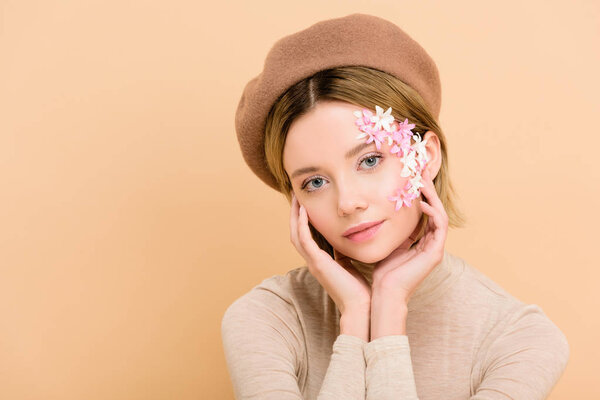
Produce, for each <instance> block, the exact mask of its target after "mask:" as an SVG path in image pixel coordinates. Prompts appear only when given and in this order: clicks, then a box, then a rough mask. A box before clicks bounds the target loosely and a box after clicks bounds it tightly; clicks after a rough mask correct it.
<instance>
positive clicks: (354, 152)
mask: <svg viewBox="0 0 600 400" xmlns="http://www.w3.org/2000/svg"><path fill="white" fill-rule="evenodd" d="M373 144H375V142H374V141H373V142H371V143H366V142H363V143H360V144H359V145H358V146H355V147H353V148H351V149H350V150H348V152H347V153H346V159H349V158H352V157H354V156H355V155H357V154H358V153H360V152H361V151H362V150H363V149H364V148H365V147H369V146H371V145H373ZM318 170H319V168H318V167H304V168H299V169H297V170H296V171H294V173H293V174H292V177H291V178H290V179H294V178H295V177H296V176H298V175H302V174H307V173H309V172H317V171H318Z"/></svg>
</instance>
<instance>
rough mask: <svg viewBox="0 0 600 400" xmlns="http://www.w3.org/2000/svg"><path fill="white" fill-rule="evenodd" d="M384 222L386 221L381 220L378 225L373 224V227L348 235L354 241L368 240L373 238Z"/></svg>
mask: <svg viewBox="0 0 600 400" xmlns="http://www.w3.org/2000/svg"><path fill="white" fill-rule="evenodd" d="M384 222H385V221H381V222H380V223H378V224H377V225H373V226H372V227H370V228H367V229H365V230H362V231H360V232H355V233H352V234H350V235H348V236H346V237H347V238H348V239H350V240H352V241H353V242H364V241H366V240H369V239H371V238H372V237H373V236H375V234H376V233H377V231H379V228H381V225H382V224H383V223H384Z"/></svg>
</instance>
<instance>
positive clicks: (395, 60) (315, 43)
mask: <svg viewBox="0 0 600 400" xmlns="http://www.w3.org/2000/svg"><path fill="white" fill-rule="evenodd" d="M349 65H355V66H364V67H371V68H375V69H378V70H381V71H384V72H387V73H388V74H390V75H393V76H395V77H397V78H398V79H400V80H401V81H402V82H404V83H405V84H407V85H409V86H410V87H412V88H413V89H414V90H415V91H417V92H418V93H419V95H420V96H421V97H422V98H423V100H424V101H425V103H426V104H427V105H428V107H429V110H430V112H431V113H432V114H433V115H434V116H435V118H436V119H437V118H438V117H439V112H440V106H441V83H440V78H439V72H438V69H437V67H436V65H435V62H434V61H433V59H432V58H431V57H430V56H429V54H427V52H426V51H425V50H424V49H423V47H421V46H420V45H419V43H417V42H416V41H415V40H413V39H412V38H411V37H410V36H408V34H406V33H405V32H404V31H403V30H402V29H400V28H399V27H398V26H397V25H395V24H393V23H392V22H389V21H387V20H385V19H383V18H380V17H376V16H372V15H367V14H360V13H356V14H350V15H347V16H345V17H341V18H334V19H328V20H324V21H320V22H317V23H315V24H313V25H311V26H309V27H308V28H306V29H303V30H301V31H298V32H295V33H293V34H290V35H287V36H284V37H283V38H281V39H279V40H278V41H276V42H275V44H274V45H273V46H272V48H271V50H269V53H268V54H267V57H266V59H265V62H264V66H263V70H262V72H261V73H260V74H259V75H258V76H256V77H254V78H253V79H251V80H250V81H249V82H248V83H247V84H246V86H245V88H244V91H243V93H242V97H241V99H240V101H239V104H238V107H237V111H236V114H235V129H236V133H237V138H238V142H239V144H240V148H241V150H242V155H243V157H244V160H245V161H246V163H247V164H248V166H249V167H250V169H251V170H252V171H253V172H254V173H255V174H256V175H257V176H258V177H259V178H260V179H261V180H262V181H263V182H265V183H266V184H267V185H269V186H271V187H272V188H274V189H275V190H279V187H278V185H277V183H276V180H275V177H274V176H273V175H272V174H271V172H270V171H269V168H268V167H267V162H266V158H265V152H264V138H265V125H266V119H267V115H268V114H269V111H270V109H271V107H272V106H273V104H274V103H275V101H276V100H277V99H278V98H279V96H281V95H282V94H283V93H284V92H285V91H286V90H287V89H288V88H289V87H290V86H292V85H294V84H296V83H297V82H299V81H301V80H302V79H305V78H308V77H310V76H312V75H314V74H315V73H317V72H319V71H322V70H325V69H329V68H333V67H339V66H349Z"/></svg>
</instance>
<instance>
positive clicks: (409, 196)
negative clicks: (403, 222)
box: [388, 181, 418, 211]
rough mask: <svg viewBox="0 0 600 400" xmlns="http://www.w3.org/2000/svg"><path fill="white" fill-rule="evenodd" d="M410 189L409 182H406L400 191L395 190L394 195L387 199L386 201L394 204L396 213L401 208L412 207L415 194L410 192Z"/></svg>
mask: <svg viewBox="0 0 600 400" xmlns="http://www.w3.org/2000/svg"><path fill="white" fill-rule="evenodd" d="M411 187H412V184H411V182H410V181H407V182H406V185H404V187H403V188H402V189H396V194H395V195H394V196H389V197H388V200H390V201H395V202H396V207H395V210H396V211H398V210H399V209H400V208H402V206H405V207H410V206H411V205H412V201H413V200H414V199H415V198H417V196H418V194H417V193H411V192H410V188H411Z"/></svg>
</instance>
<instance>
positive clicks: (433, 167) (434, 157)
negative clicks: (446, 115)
mask: <svg viewBox="0 0 600 400" xmlns="http://www.w3.org/2000/svg"><path fill="white" fill-rule="evenodd" d="M422 139H423V140H427V143H425V149H426V151H427V156H428V158H429V161H428V162H427V164H426V165H425V169H427V170H428V171H429V174H430V176H431V179H432V180H433V179H434V178H435V177H436V176H437V174H438V172H439V170H440V168H441V167H442V148H441V144H440V139H439V138H438V137H437V135H436V134H435V132H433V131H427V132H425V135H423V138H422Z"/></svg>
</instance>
